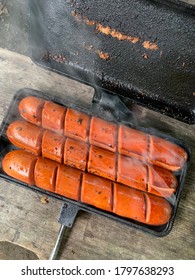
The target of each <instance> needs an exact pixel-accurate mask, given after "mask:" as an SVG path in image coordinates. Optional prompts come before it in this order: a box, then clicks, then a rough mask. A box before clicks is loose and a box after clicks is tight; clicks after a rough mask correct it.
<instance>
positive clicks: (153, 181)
mask: <svg viewBox="0 0 195 280" xmlns="http://www.w3.org/2000/svg"><path fill="white" fill-rule="evenodd" d="M34 131H35V132H36V133H34V134H33V132H34ZM40 135H41V136H42V139H41V137H40ZM7 136H8V139H9V140H10V141H11V142H12V143H13V144H15V145H16V146H18V147H19V148H22V149H25V150H27V151H30V152H33V153H35V154H36V155H42V156H43V157H46V158H49V159H52V160H55V161H56V162H59V163H64V164H66V165H68V166H72V167H75V168H77V169H79V170H82V171H88V172H89V173H93V174H96V175H99V176H101V177H104V178H107V179H109V180H112V181H117V182H119V183H122V184H124V185H127V186H130V187H133V188H136V189H140V190H143V191H145V192H149V193H153V194H156V195H159V196H164V197H168V196H171V195H172V194H173V193H174V192H175V191H176V188H177V185H178V182H177V179H176V177H175V175H174V174H173V173H172V172H170V171H169V170H166V169H162V168H159V167H154V166H150V165H147V164H145V163H144V162H142V161H139V160H138V159H136V158H131V157H127V156H123V155H120V154H117V153H113V152H111V151H107V150H105V149H102V148H99V147H96V146H93V145H89V144H87V143H85V142H82V141H77V140H74V139H71V138H65V137H64V136H63V135H60V134H57V133H54V132H51V131H48V130H45V131H43V129H42V128H41V127H37V126H35V125H33V124H31V123H27V122H25V121H23V120H22V121H21V120H18V121H14V122H13V123H11V124H10V125H9V127H8V130H7ZM31 137H32V139H31ZM31 145H32V146H31Z"/></svg>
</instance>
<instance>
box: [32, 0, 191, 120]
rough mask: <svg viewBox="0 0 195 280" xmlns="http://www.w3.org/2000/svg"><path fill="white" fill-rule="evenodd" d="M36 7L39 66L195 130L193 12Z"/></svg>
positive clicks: (118, 6) (107, 5) (162, 5)
mask: <svg viewBox="0 0 195 280" xmlns="http://www.w3.org/2000/svg"><path fill="white" fill-rule="evenodd" d="M29 5H30V27H31V32H30V46H31V50H32V59H33V61H35V62H36V63H38V64H39V65H41V66H43V67H48V68H50V69H52V70H55V71H59V72H61V73H63V74H64V75H67V76H70V77H72V78H74V79H78V80H81V81H83V82H86V83H88V84H91V85H93V86H98V87H100V88H103V89H106V90H110V91H112V92H113V93H114V94H118V95H119V96H121V97H125V98H126V97H127V98H130V99H132V100H133V101H135V102H137V103H139V104H142V105H144V106H146V107H149V108H151V109H153V110H156V111H160V112H161V113H163V114H166V115H169V116H171V117H173V118H177V119H179V120H181V121H184V122H187V123H194V122H195V93H194V92H195V87H194V81H195V59H194V58H195V48H194V42H195V20H194V19H195V17H194V15H195V9H194V7H193V6H190V5H186V4H182V3H181V2H179V1H173V0H172V1H151V0H145V1H143V0H141V1H140V0H128V1H126V0H120V1H118V0H115V1H105V0H96V1H94V0H82V1H80V0H68V1H64V0H63V1H62V0H58V1H56V0H48V1H38V0H31V1H29ZM78 94H79V93H78Z"/></svg>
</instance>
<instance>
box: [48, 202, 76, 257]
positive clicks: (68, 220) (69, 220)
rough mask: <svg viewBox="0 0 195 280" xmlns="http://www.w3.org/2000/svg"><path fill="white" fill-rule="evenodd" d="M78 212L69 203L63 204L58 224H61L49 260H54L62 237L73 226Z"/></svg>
mask: <svg viewBox="0 0 195 280" xmlns="http://www.w3.org/2000/svg"><path fill="white" fill-rule="evenodd" d="M78 211H79V208H78V206H75V205H73V204H70V203H64V204H63V205H62V208H61V212H60V216H59V219H58V222H59V223H60V224H61V226H60V229H59V232H58V236H57V239H56V242H55V245H54V247H53V249H52V252H51V254H50V257H49V260H56V259H57V256H58V252H59V250H60V246H61V243H62V240H63V236H64V234H65V232H66V230H67V229H68V228H71V227H72V226H73V223H74V221H75V219H76V216H77V213H78Z"/></svg>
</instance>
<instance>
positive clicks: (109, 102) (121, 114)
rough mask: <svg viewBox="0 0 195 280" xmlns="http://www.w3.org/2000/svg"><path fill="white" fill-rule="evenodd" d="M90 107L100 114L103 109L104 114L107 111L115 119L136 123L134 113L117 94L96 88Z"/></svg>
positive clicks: (126, 122)
mask: <svg viewBox="0 0 195 280" xmlns="http://www.w3.org/2000/svg"><path fill="white" fill-rule="evenodd" d="M92 108H93V111H94V110H95V112H96V113H97V114H100V115H101V114H102V112H101V111H104V114H106V112H105V111H107V113H109V114H110V115H111V118H113V119H114V120H115V121H118V122H123V123H125V124H131V125H136V124H137V120H136V118H135V115H134V113H133V112H132V111H131V110H130V109H129V108H127V106H126V105H125V103H124V102H123V101H122V100H121V99H120V97H119V96H117V95H113V94H110V93H107V92H105V91H101V92H100V91H97V90H96V91H95V93H94V96H93V100H92Z"/></svg>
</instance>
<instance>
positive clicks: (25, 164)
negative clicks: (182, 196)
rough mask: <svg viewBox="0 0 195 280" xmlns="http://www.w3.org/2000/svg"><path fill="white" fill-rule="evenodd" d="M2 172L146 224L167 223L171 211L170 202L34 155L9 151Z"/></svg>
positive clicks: (19, 151)
mask: <svg viewBox="0 0 195 280" xmlns="http://www.w3.org/2000/svg"><path fill="white" fill-rule="evenodd" d="M2 167H3V170H4V172H5V173H6V174H7V175H9V176H11V177H13V178H15V179H17V180H20V181H22V182H24V183H27V184H28V185H34V184H35V185H36V186H37V187H39V188H41V189H45V190H47V191H49V192H52V193H57V194H59V195H62V196H65V197H67V198H71V199H74V200H77V201H80V202H82V203H85V204H89V205H92V206H95V207H97V208H99V209H101V210H106V211H108V212H112V213H115V214H117V215H119V216H123V217H126V218H129V219H133V220H136V221H139V222H141V223H145V224H148V225H154V226H159V225H163V224H166V223H167V222H168V221H169V219H170V217H171V212H172V207H171V205H170V204H169V202H168V201H167V200H166V199H164V198H162V197H157V196H155V195H151V194H146V193H144V192H142V191H139V190H135V189H132V188H129V187H127V186H124V185H121V184H118V183H113V182H112V181H110V180H107V179H104V178H101V177H98V176H96V175H93V174H89V173H81V171H79V170H76V169H74V168H71V167H67V166H65V165H63V164H59V163H57V162H53V161H52V160H49V159H45V158H42V157H40V156H36V155H33V154H31V153H28V152H26V151H23V150H15V151H11V152H9V153H8V154H6V155H5V157H4V158H3V161H2Z"/></svg>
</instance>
